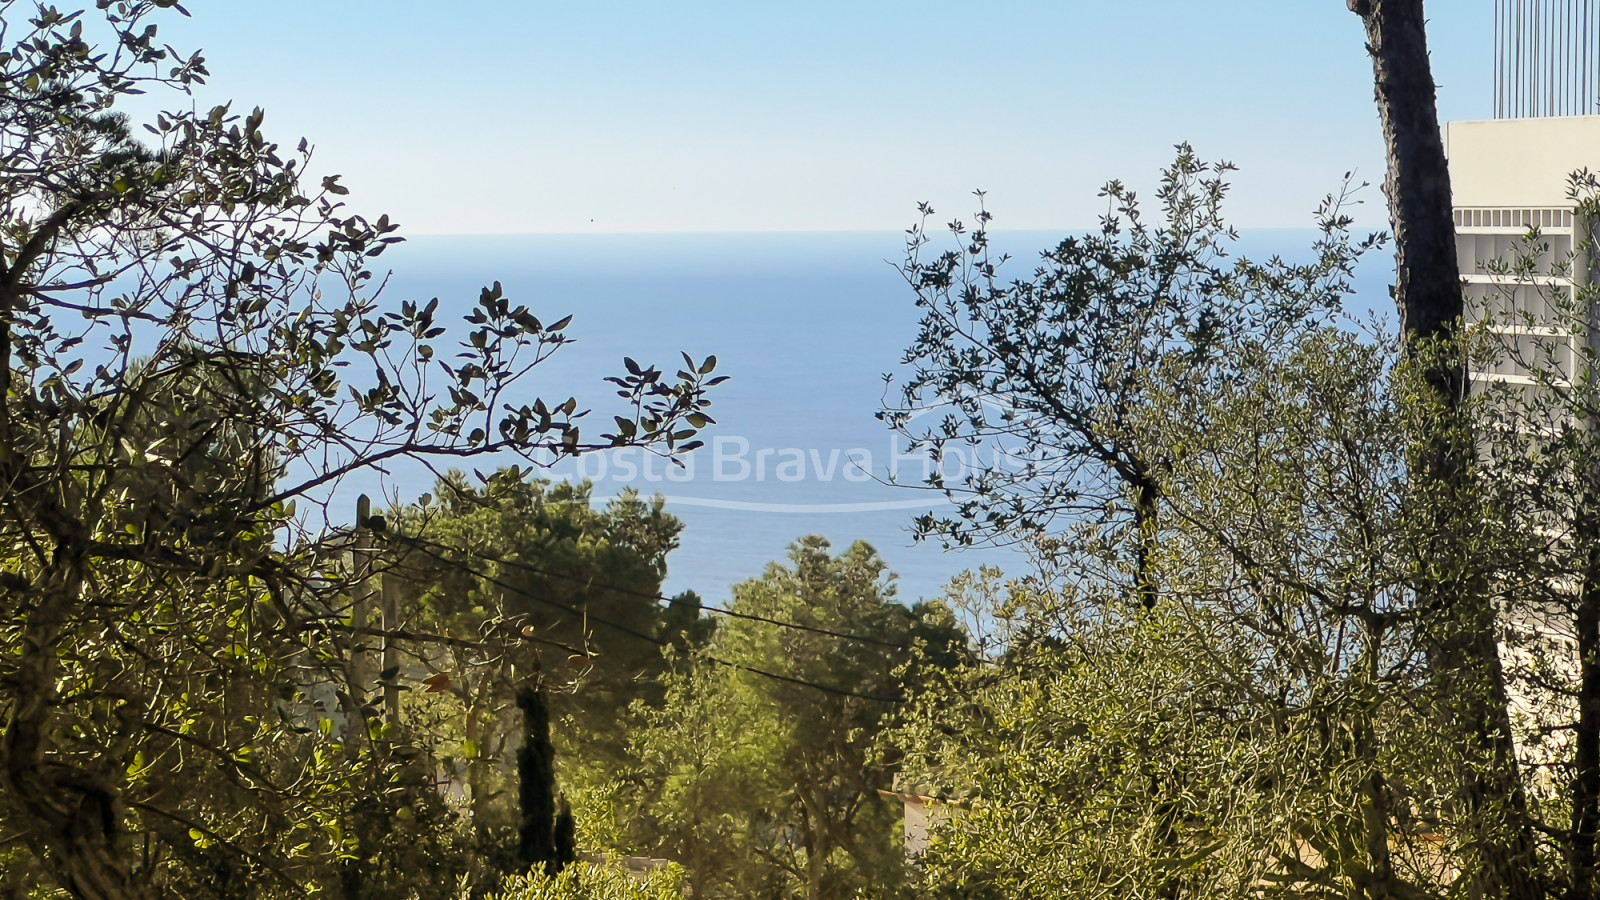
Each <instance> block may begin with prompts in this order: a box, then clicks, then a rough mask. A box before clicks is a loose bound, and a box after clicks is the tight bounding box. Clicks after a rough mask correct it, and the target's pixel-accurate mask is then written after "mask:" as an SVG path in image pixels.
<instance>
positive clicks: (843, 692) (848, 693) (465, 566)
mask: <svg viewBox="0 0 1600 900" xmlns="http://www.w3.org/2000/svg"><path fill="white" fill-rule="evenodd" d="M402 540H405V541H407V542H412V541H415V542H417V543H418V544H422V545H434V544H435V542H433V541H421V540H418V539H416V538H403V539H402ZM436 546H442V547H445V548H446V549H453V548H450V547H448V545H436ZM421 550H422V552H423V553H425V554H427V555H428V556H430V557H433V558H434V559H436V560H438V561H439V562H442V563H445V564H446V565H452V566H456V567H458V568H459V569H461V570H462V571H464V572H466V573H468V574H470V575H472V576H474V577H476V578H481V579H483V580H484V581H486V582H488V583H490V584H493V585H495V586H497V587H499V588H500V589H501V590H505V591H509V592H511V593H512V594H515V595H517V596H519V597H523V598H525V599H528V600H532V601H533V602H535V603H542V604H544V605H545V606H550V607H553V608H555V609H559V610H562V611H564V612H566V613H568V614H569V615H572V616H576V617H579V618H582V619H583V620H585V621H589V622H595V623H597V624H600V625H604V626H606V627H607V628H611V629H613V630H615V631H618V632H621V633H622V634H625V635H628V636H629V637H633V638H637V639H638V640H642V641H647V642H649V643H651V644H655V645H656V646H658V647H667V646H670V645H671V641H665V640H662V639H661V638H658V637H656V636H654V635H649V634H645V633H644V632H642V631H639V630H637V629H634V628H630V627H629V626H627V625H623V624H622V623H620V622H613V621H611V620H609V619H605V618H602V617H600V616H596V615H594V614H593V613H591V612H588V611H587V610H580V609H578V608H576V607H573V606H569V605H567V604H565V603H561V602H559V601H556V600H551V599H549V598H548V597H540V596H538V595H536V594H533V593H531V592H529V591H525V590H523V589H522V588H519V587H517V586H515V585H513V584H510V583H508V582H505V581H502V580H500V579H498V578H495V577H494V576H492V575H488V574H486V573H484V572H479V571H478V570H476V569H474V568H472V565H471V564H470V563H468V562H467V561H465V560H456V559H450V558H448V557H445V556H441V555H439V554H438V553H435V552H433V551H432V550H430V549H428V547H427V546H423V547H421ZM486 558H487V557H486ZM702 658H704V659H705V660H707V661H708V662H711V663H713V664H715V665H719V666H725V667H727V668H730V669H737V670H738V671H741V672H748V673H750V674H752V675H759V676H761V677H762V678H770V679H772V680H774V681H782V682H786V683H788V684H794V685H799V686H801V687H807V688H811V689H813V690H817V691H822V692H824V693H828V694H834V695H837V696H841V697H855V698H858V699H861V700H872V701H874V702H877V703H891V704H898V703H904V702H905V698H904V697H881V696H877V695H874V694H863V693H859V692H857V691H852V690H849V689H848V688H840V687H833V686H832V685H826V684H819V683H817V682H814V681H806V680H805V679H802V678H793V677H791V676H788V675H780V674H778V673H777V672H768V671H766V670H764V669H758V668H755V667H754V666H747V665H743V664H741V663H736V662H729V661H728V660H725V659H719V658H718V657H715V656H711V655H710V654H702Z"/></svg>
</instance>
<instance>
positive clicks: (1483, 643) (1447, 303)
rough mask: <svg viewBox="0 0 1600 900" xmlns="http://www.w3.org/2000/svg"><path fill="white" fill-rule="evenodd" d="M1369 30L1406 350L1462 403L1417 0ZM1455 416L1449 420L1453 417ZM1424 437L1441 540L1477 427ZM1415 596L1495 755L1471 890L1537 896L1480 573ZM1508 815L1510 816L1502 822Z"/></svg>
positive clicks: (1474, 838) (1445, 179)
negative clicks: (1429, 612)
mask: <svg viewBox="0 0 1600 900" xmlns="http://www.w3.org/2000/svg"><path fill="white" fill-rule="evenodd" d="M1349 6H1350V9H1351V11H1353V12H1355V13H1356V14H1357V15H1359V16H1360V17H1361V19H1362V22H1363V24H1364V25H1365V26H1366V35H1367V52H1368V53H1369V54H1370V55H1371V57H1372V64H1373V75H1374V83H1375V88H1376V90H1375V93H1376V99H1377V105H1378V112H1379V115H1380V118H1381V119H1382V123H1383V136H1384V144H1385V147H1386V150H1387V155H1388V172H1387V175H1386V177H1385V180H1384V193H1385V195H1386V196H1387V198H1388V201H1389V216H1390V222H1391V223H1392V227H1393V231H1394V238H1395V263H1396V272H1395V287H1394V292H1395V302H1396V304H1397V306H1398V307H1399V310H1400V317H1401V327H1402V329H1403V333H1404V337H1405V339H1406V343H1407V346H1408V348H1410V350H1411V351H1412V352H1413V353H1417V354H1418V356H1417V358H1418V359H1419V360H1421V361H1422V362H1423V364H1424V365H1426V366H1427V369H1426V371H1425V374H1426V377H1427V380H1428V382H1429V384H1430V385H1432V387H1433V389H1434V390H1435V391H1436V392H1437V394H1438V400H1439V401H1440V404H1441V408H1443V409H1444V410H1446V411H1447V412H1454V411H1455V410H1456V409H1458V408H1459V407H1460V405H1461V403H1462V401H1463V400H1464V398H1465V397H1466V393H1467V386H1468V384H1467V375H1466V366H1465V361H1464V359H1463V358H1462V356H1461V355H1460V354H1459V352H1457V351H1455V350H1452V349H1449V348H1448V346H1446V347H1445V348H1444V351H1443V352H1442V353H1437V352H1436V351H1438V350H1439V346H1438V345H1433V344H1431V342H1432V341H1433V340H1434V339H1448V338H1450V337H1452V336H1453V334H1454V331H1455V328H1456V324H1457V323H1458V322H1459V321H1460V320H1461V317H1462V314H1463V312H1464V302H1463V295H1462V290H1461V277H1460V270H1459V263H1458V261H1457V259H1456V248H1455V222H1454V219H1453V216H1452V209H1451V194H1450V173H1449V168H1448V166H1447V165H1446V162H1445V155H1444V142H1443V140H1442V138H1441V136H1440V131H1439V117H1438V111H1437V108H1436V105H1435V99H1436V91H1435V86H1434V82H1433V73H1432V69H1431V66H1430V63H1429V59H1428V45H1427V33H1426V18H1425V16H1424V13H1423V3H1422V0H1349ZM1446 420H1447V423H1448V416H1447V417H1446ZM1439 431H1440V432H1441V433H1437V434H1431V435H1424V436H1422V437H1421V440H1419V442H1418V446H1417V448H1416V452H1415V453H1414V455H1413V478H1416V479H1418V480H1419V481H1421V482H1423V484H1422V485H1421V487H1422V488H1423V489H1425V490H1428V491H1430V492H1435V495H1436V496H1439V497H1444V498H1447V499H1448V500H1450V501H1451V502H1448V503H1447V504H1446V508H1447V509H1450V510H1451V512H1450V513H1447V516H1450V515H1454V516H1456V517H1457V518H1456V520H1455V521H1451V520H1449V519H1448V518H1446V519H1444V520H1442V521H1439V522H1437V523H1433V524H1434V525H1435V526H1436V531H1437V533H1438V534H1439V535H1440V536H1442V537H1446V538H1447V537H1448V536H1450V535H1459V534H1465V533H1470V531H1471V529H1472V528H1473V527H1474V524H1473V523H1471V522H1466V521H1463V519H1465V518H1467V517H1470V512H1469V511H1470V510H1471V506H1470V504H1468V503H1464V502H1463V503H1459V504H1458V503H1455V502H1453V501H1455V500H1460V499H1462V498H1464V497H1466V496H1468V491H1470V485H1469V484H1467V479H1468V478H1469V477H1470V470H1469V466H1470V464H1471V460H1472V457H1473V446H1472V439H1471V437H1470V434H1468V433H1467V432H1466V431H1465V430H1464V429H1459V428H1450V427H1446V428H1441V429H1439ZM1436 552H1438V553H1441V554H1447V555H1449V556H1451V557H1456V556H1461V555H1462V552H1463V551H1462V550H1461V547H1460V545H1459V544H1457V543H1455V542H1452V541H1450V540H1441V541H1440V542H1438V543H1437V544H1436ZM1440 563H1441V564H1440V565H1438V566H1435V567H1433V568H1434V569H1435V570H1436V571H1445V572H1451V571H1463V570H1465V563H1466V560H1465V559H1464V558H1460V559H1458V558H1449V559H1442V560H1441V561H1440ZM1418 592H1419V595H1420V596H1419V600H1420V601H1421V602H1422V603H1423V604H1424V606H1427V607H1432V608H1434V609H1436V610H1437V611H1439V613H1440V615H1442V617H1443V618H1444V620H1445V622H1444V624H1443V626H1442V628H1443V633H1442V637H1441V640H1440V643H1439V646H1438V649H1437V651H1436V653H1435V657H1434V660H1433V662H1434V669H1435V671H1436V672H1438V673H1439V675H1438V676H1437V681H1438V687H1439V688H1440V690H1441V693H1442V694H1443V696H1444V697H1445V698H1446V701H1447V702H1448V703H1451V704H1454V706H1455V707H1456V709H1455V721H1456V722H1458V723H1460V725H1461V726H1462V727H1463V728H1464V729H1465V730H1466V735H1465V736H1466V737H1467V738H1468V739H1469V740H1473V741H1475V742H1476V743H1477V744H1478V747H1479V749H1481V750H1482V751H1483V752H1484V753H1486V754H1487V755H1488V761H1487V762H1488V765H1486V766H1475V765H1472V764H1468V765H1467V766H1465V767H1464V770H1463V772H1462V773H1461V777H1462V782H1463V783H1462V786H1461V793H1462V802H1463V808H1462V812H1463V819H1464V824H1465V826H1466V827H1467V828H1468V829H1469V831H1470V832H1471V834H1469V835H1465V836H1464V837H1467V838H1468V840H1469V843H1470V844H1471V845H1472V846H1473V847H1475V848H1476V852H1477V853H1478V854H1479V859H1478V861H1477V862H1478V865H1477V868H1479V869H1480V871H1479V873H1478V876H1477V878H1476V883H1475V884H1474V886H1473V893H1474V895H1475V896H1480V897H1484V898H1486V900H1487V898H1511V900H1524V898H1527V900H1531V898H1535V897H1539V896H1541V894H1540V892H1539V890H1538V888H1537V885H1536V883H1535V881H1534V877H1535V866H1536V863H1537V859H1536V857H1535V854H1534V843H1533V840H1532V834H1531V832H1530V830H1529V827H1528V818H1527V809H1526V806H1527V803H1526V798H1525V797H1524V796H1523V793H1522V788H1521V778H1520V775H1519V773H1518V771H1517V760H1516V752H1515V746H1514V744H1513V742H1512V736H1511V721H1510V712H1509V701H1508V695H1507V691H1506V685H1505V674H1504V671H1503V669H1502V667H1501V663H1500V655H1499V642H1498V640H1497V634H1498V625H1497V622H1496V615H1495V610H1494V608H1493V606H1492V604H1491V603H1490V602H1489V600H1488V598H1487V596H1486V591H1485V590H1484V589H1483V585H1482V583H1481V581H1478V580H1476V579H1473V578H1472V577H1470V575H1469V576H1468V577H1465V578H1458V579H1450V578H1449V577H1448V576H1446V578H1445V579H1443V580H1441V581H1439V582H1437V583H1433V584H1419V585H1418ZM1502 817H1503V819H1502Z"/></svg>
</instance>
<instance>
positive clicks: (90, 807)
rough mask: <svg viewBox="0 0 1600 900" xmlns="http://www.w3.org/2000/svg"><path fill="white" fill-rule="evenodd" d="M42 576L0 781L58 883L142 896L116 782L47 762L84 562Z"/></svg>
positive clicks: (123, 899)
mask: <svg viewBox="0 0 1600 900" xmlns="http://www.w3.org/2000/svg"><path fill="white" fill-rule="evenodd" d="M71 555H72V554H71V552H70V550H65V549H62V548H58V549H57V560H56V564H55V565H54V566H52V568H53V569H54V570H55V571H52V572H47V574H46V575H45V576H44V577H43V578H42V579H41V581H42V582H43V584H42V585H41V586H40V591H39V594H38V595H37V596H38V607H37V608H36V609H35V611H34V612H33V614H32V615H31V616H30V617H29V621H28V625H27V631H26V633H25V636H24V642H25V646H26V648H27V650H26V653H25V654H24V655H23V656H22V657H21V658H20V659H17V660H16V672H15V674H14V675H13V676H12V678H13V685H12V696H14V697H15V698H16V702H15V703H14V705H13V706H12V708H11V715H10V717H9V719H8V720H7V722H6V728H5V733H4V735H0V759H3V760H4V765H3V766H0V785H3V786H4V788H5V790H6V792H7V793H8V794H9V795H10V797H11V799H12V802H13V803H15V804H16V807H17V809H18V810H19V811H20V812H22V813H23V814H24V815H25V816H27V817H28V819H30V820H31V822H30V824H31V825H32V826H33V828H35V829H36V832H35V833H36V835H37V837H36V839H35V844H36V848H37V850H38V851H39V853H38V855H39V856H40V857H41V859H42V860H43V861H44V863H45V864H46V866H48V868H49V870H50V872H51V874H52V875H53V876H54V877H55V880H56V883H57V884H58V885H59V886H60V887H61V888H62V889H64V890H66V891H67V892H68V893H70V894H71V895H72V896H73V897H75V898H77V900H140V898H144V897H148V896H150V893H149V890H148V887H147V885H145V884H143V883H142V882H141V881H140V880H139V879H137V878H135V877H134V876H133V873H132V870H131V869H130V866H129V857H128V855H127V854H126V853H125V852H124V848H123V846H122V843H123V837H124V835H123V824H122V813H123V811H122V809H121V804H120V798H119V797H118V795H117V791H116V789H115V787H113V786H112V785H108V784H105V783H103V782H102V780H101V779H98V778H95V777H94V776H93V775H92V774H91V773H88V772H83V771H79V770H74V769H62V768H59V767H52V766H51V765H50V763H49V761H48V760H47V758H46V757H47V751H48V746H47V745H48V742H49V736H50V733H51V731H52V728H51V719H52V716H53V710H54V704H55V702H56V676H57V670H58V669H59V668H60V664H59V660H58V657H57V647H56V642H57V641H58V640H59V638H60V636H61V629H62V628H63V627H64V626H65V624H66V622H67V621H68V619H69V618H70V610H72V609H73V608H75V607H76V606H77V600H78V597H79V595H80V593H81V591H82V584H83V577H82V572H81V566H80V565H78V564H76V563H74V562H70V561H67V562H63V561H62V559H63V557H64V556H65V557H66V558H67V559H68V560H70V558H71Z"/></svg>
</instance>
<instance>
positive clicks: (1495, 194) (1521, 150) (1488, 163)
mask: <svg viewBox="0 0 1600 900" xmlns="http://www.w3.org/2000/svg"><path fill="white" fill-rule="evenodd" d="M1445 153H1446V154H1448V155H1449V157H1450V186H1451V190H1452V191H1453V192H1454V195H1455V197H1454V204H1455V205H1456V206H1458V207H1483V206H1495V207H1551V206H1561V207H1571V206H1572V202H1571V201H1570V200H1568V199H1567V176H1568V175H1571V174H1572V173H1573V172H1575V171H1577V170H1579V169H1583V168H1587V169H1589V170H1590V171H1591V172H1600V116H1567V117H1563V118H1549V119H1495V120H1491V121H1486V122H1451V123H1450V124H1449V125H1447V126H1445Z"/></svg>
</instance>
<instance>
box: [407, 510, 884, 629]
mask: <svg viewBox="0 0 1600 900" xmlns="http://www.w3.org/2000/svg"><path fill="white" fill-rule="evenodd" d="M399 540H403V541H406V542H415V543H419V544H428V545H430V546H433V547H437V548H439V549H442V550H448V551H450V552H453V553H459V554H461V555H463V556H476V557H478V558H480V559H486V560H488V561H490V562H493V563H497V564H499V565H502V566H510V567H511V568H513V569H521V570H522V571H525V572H530V573H532V574H534V575H542V576H544V577H546V578H558V579H561V580H563V581H572V582H576V583H579V584H582V585H584V586H586V587H599V588H603V589H605V590H608V591H613V592H615V593H619V594H626V595H629V596H633V597H640V598H643V599H646V600H657V601H660V602H662V603H673V604H681V605H684V606H688V607H691V608H694V609H698V610H701V611H703V612H708V613H712V614H714V615H719V616H727V617H728V618H730V619H744V620H746V621H750V622H762V623H765V624H767V625H776V626H778V627H779V628H789V629H793V630H795V631H808V632H810V633H812V634H820V635H825V636H827V637H832V638H838V639H840V640H844V641H855V642H857V643H861V644H873V645H876V646H879V647H887V648H889V649H891V650H907V649H910V648H908V647H907V646H906V645H905V644H897V643H894V642H892V641H885V640H880V639H878V638H874V637H868V636H866V635H861V634H849V633H846V632H842V631H832V630H829V629H827V628H820V627H818V626H815V625H805V624H802V623H800V622H786V621H784V620H782V619H774V618H770V617H768V616H759V615H755V614H753V613H744V612H737V611H735V610H731V609H723V608H722V607H720V606H707V605H706V604H704V603H694V602H690V601H688V600H683V599H680V598H674V597H667V596H664V595H662V594H652V593H650V592H648V591H639V590H634V589H631V588H625V587H622V586H620V585H615V584H607V583H605V582H601V581H595V580H594V579H592V578H586V577H584V576H581V575H570V574H566V573H563V572H552V571H550V570H548V569H544V568H540V567H539V566H535V565H532V564H531V563H525V562H521V561H519V560H511V559H504V558H501V557H496V556H494V555H492V554H489V553H478V552H473V551H469V550H467V549H465V548H462V547H452V546H450V545H449V544H442V543H439V542H438V541H430V540H427V539H425V538H416V537H404V538H399Z"/></svg>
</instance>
